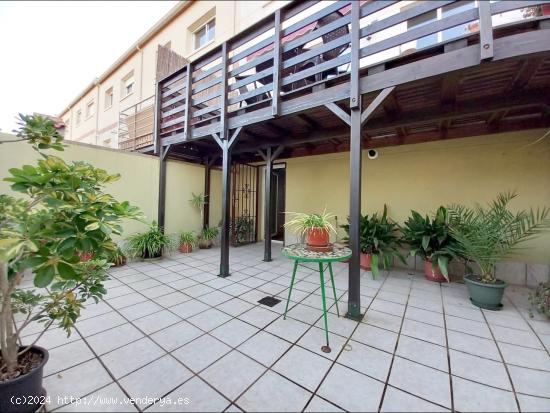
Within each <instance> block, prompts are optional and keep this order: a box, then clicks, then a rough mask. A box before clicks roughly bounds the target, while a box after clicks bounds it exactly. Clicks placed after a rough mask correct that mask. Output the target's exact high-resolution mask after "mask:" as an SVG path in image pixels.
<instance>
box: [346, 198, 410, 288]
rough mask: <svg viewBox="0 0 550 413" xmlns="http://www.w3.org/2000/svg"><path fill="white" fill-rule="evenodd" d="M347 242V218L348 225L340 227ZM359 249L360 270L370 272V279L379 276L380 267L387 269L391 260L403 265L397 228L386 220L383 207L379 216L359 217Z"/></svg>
mask: <svg viewBox="0 0 550 413" xmlns="http://www.w3.org/2000/svg"><path fill="white" fill-rule="evenodd" d="M341 227H342V228H343V229H344V230H345V231H346V234H347V237H346V238H347V239H348V240H349V217H348V224H346V225H342V226H341ZM359 236H360V248H361V257H360V265H361V268H363V269H365V270H368V269H370V270H371V271H372V277H373V278H377V277H378V276H379V274H380V265H382V266H383V268H385V269H387V268H389V267H390V265H391V263H392V261H393V259H394V258H395V257H397V258H398V259H400V260H401V261H402V262H403V263H405V259H404V258H403V255H401V253H400V252H399V250H398V247H399V245H400V237H399V226H398V225H397V224H396V223H395V222H393V221H392V220H390V219H389V218H388V210H387V207H386V205H384V211H383V213H382V215H381V216H379V215H378V213H374V214H373V215H372V216H371V217H369V216H368V215H365V216H361V221H360V227H359Z"/></svg>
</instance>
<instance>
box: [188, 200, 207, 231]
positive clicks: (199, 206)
mask: <svg viewBox="0 0 550 413" xmlns="http://www.w3.org/2000/svg"><path fill="white" fill-rule="evenodd" d="M189 203H190V204H191V205H192V206H193V207H194V208H195V209H197V210H198V211H199V213H200V214H201V222H204V206H205V205H206V195H204V194H203V193H202V192H199V193H198V194H196V193H194V192H191V199H190V200H189ZM201 225H202V224H201Z"/></svg>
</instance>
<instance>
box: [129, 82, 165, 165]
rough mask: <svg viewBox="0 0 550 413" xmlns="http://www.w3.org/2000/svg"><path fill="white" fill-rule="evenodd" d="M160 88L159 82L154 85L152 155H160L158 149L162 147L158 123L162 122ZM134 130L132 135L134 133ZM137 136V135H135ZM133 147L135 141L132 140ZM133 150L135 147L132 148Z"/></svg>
mask: <svg viewBox="0 0 550 413" xmlns="http://www.w3.org/2000/svg"><path fill="white" fill-rule="evenodd" d="M161 91H162V87H161V85H160V83H159V82H156V83H155V107H154V115H153V116H154V120H153V125H154V126H153V127H154V129H153V143H154V154H155V155H158V154H159V153H160V148H161V146H162V142H161V141H160V123H161V121H162V119H161V113H162V112H161V107H160V106H161V103H162V99H161V97H162V94H161ZM135 118H137V116H136V115H135V114H134V119H135ZM135 132H136V131H135V129H134V133H135ZM136 136H137V135H136ZM134 145H135V139H134ZM134 149H135V146H134Z"/></svg>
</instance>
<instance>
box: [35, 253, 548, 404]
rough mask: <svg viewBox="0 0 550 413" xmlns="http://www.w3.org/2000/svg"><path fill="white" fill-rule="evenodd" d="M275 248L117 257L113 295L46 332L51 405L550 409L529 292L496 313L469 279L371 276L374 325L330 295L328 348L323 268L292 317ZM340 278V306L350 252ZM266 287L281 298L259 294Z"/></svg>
mask: <svg viewBox="0 0 550 413" xmlns="http://www.w3.org/2000/svg"><path fill="white" fill-rule="evenodd" d="M273 255H274V257H275V260H274V261H273V262H271V263H264V262H262V261H261V257H262V246H261V245H254V246H250V247H240V248H234V249H232V250H231V261H232V267H231V268H232V276H231V277H230V278H226V279H221V278H218V277H217V276H216V274H217V270H218V260H219V249H212V250H200V251H197V252H194V253H192V254H188V255H183V254H176V255H173V256H171V257H169V258H165V259H163V260H162V261H158V262H154V263H142V262H136V263H130V264H129V265H127V266H125V267H122V268H120V269H115V270H113V271H112V275H113V278H112V280H110V281H108V288H109V293H108V295H107V299H106V301H105V302H101V303H99V304H97V305H90V306H88V307H87V308H86V310H85V311H84V315H83V317H82V319H81V320H79V321H78V323H77V330H78V331H77V332H75V334H73V335H71V337H70V338H68V339H67V338H66V337H65V336H64V335H63V334H62V333H60V332H59V331H56V330H52V331H49V332H47V333H46V335H45V336H44V337H43V339H42V340H41V341H40V344H42V345H43V346H45V347H47V348H48V349H50V360H49V362H48V364H47V365H46V368H45V376H46V378H45V387H46V390H47V392H48V394H49V395H50V397H51V402H50V404H49V406H48V409H49V410H56V409H57V410H58V411H83V410H94V411H121V410H124V411H129V410H131V411H135V410H142V411H143V410H145V411H167V410H168V411H239V410H244V411H302V410H305V411H340V410H348V411H378V410H380V411H448V410H456V411H461V412H466V411H518V410H519V409H521V410H522V411H549V410H550V356H549V350H550V323H549V322H548V321H546V320H545V319H543V318H541V317H537V316H535V318H534V319H529V317H528V312H527V307H528V305H527V300H526V293H527V291H526V290H524V289H513V288H509V290H508V296H507V298H506V300H505V303H504V304H505V305H504V309H503V310H502V311H500V312H488V311H487V312H486V311H480V310H479V309H478V308H476V307H474V306H472V305H470V304H469V302H468V299H467V294H466V290H465V287H464V285H461V284H445V285H441V286H440V285H439V284H435V283H431V282H428V281H426V280H424V278H423V276H422V275H421V274H412V273H409V272H407V271H406V270H395V271H391V272H390V273H389V274H387V275H386V276H384V277H382V278H381V279H379V280H372V278H371V276H370V273H364V274H363V276H362V281H361V293H362V305H363V306H364V307H365V309H366V315H365V317H364V319H363V321H362V322H360V323H357V322H354V321H351V320H348V319H345V318H342V317H340V318H338V317H337V316H336V307H335V306H334V302H333V300H330V301H329V304H330V313H331V314H330V318H329V328H330V330H331V332H332V333H331V337H330V340H331V347H332V352H331V353H328V354H326V353H323V352H321V351H320V347H321V346H322V345H323V344H324V343H323V330H322V329H321V328H320V327H322V324H321V316H322V313H321V297H320V288H319V279H318V275H317V273H314V272H311V271H308V270H306V269H303V268H302V269H300V270H299V275H298V278H299V279H300V281H299V282H298V284H297V285H296V289H295V290H294V291H293V297H292V303H291V310H290V311H289V317H288V318H287V320H283V318H282V312H283V311H284V305H285V299H286V295H287V293H288V286H289V283H290V272H291V262H289V261H287V260H285V259H283V258H281V257H280V256H279V254H278V251H276V248H275V251H274V254H273ZM335 278H336V287H337V294H338V296H339V297H340V302H339V308H340V311H341V313H344V312H345V311H346V307H347V306H346V302H345V300H346V288H347V265H346V264H339V265H337V266H336V267H335ZM268 295H274V296H277V297H279V298H281V300H282V301H281V303H279V304H277V305H276V306H275V307H273V308H269V307H266V306H263V305H260V304H258V303H257V301H258V300H259V299H260V298H263V297H265V296H268ZM31 332H32V331H31ZM29 339H30V337H29ZM58 396H68V397H67V398H65V399H62V398H59V397H58ZM71 396H72V397H83V396H87V397H86V398H85V399H82V400H81V401H80V404H76V403H73V404H67V403H68V402H70V401H71V400H70V397H71ZM125 397H126V398H128V397H133V398H142V399H140V400H136V404H135V406H133V405H131V404H126V402H125V401H124V400H125V399H124V398H125ZM147 397H148V398H150V399H151V400H145V398H147ZM155 397H165V399H163V400H162V401H163V402H164V403H166V404H164V405H162V404H160V403H157V404H155V405H152V404H151V403H152V398H155ZM178 398H179V399H178ZM73 400H74V399H73ZM84 403H86V404H84ZM168 403H171V404H168ZM186 403H187V404H186Z"/></svg>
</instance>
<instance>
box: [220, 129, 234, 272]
mask: <svg viewBox="0 0 550 413" xmlns="http://www.w3.org/2000/svg"><path fill="white" fill-rule="evenodd" d="M221 143H222V145H221V148H222V228H221V259H220V277H228V276H229V275H230V274H229V242H230V235H229V223H230V219H231V217H230V210H229V203H230V198H231V146H230V143H229V141H227V139H225V140H223V141H221Z"/></svg>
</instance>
